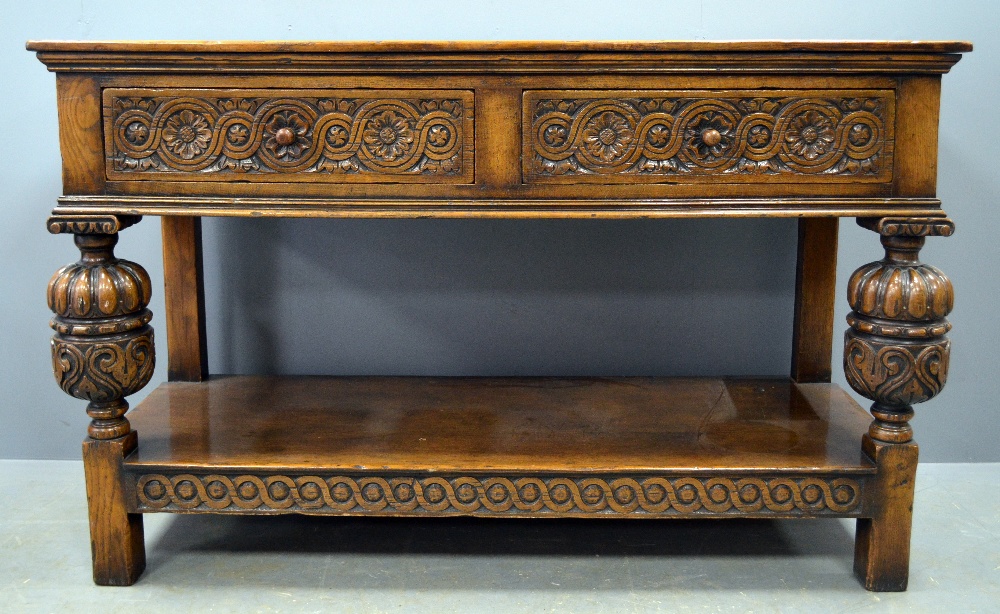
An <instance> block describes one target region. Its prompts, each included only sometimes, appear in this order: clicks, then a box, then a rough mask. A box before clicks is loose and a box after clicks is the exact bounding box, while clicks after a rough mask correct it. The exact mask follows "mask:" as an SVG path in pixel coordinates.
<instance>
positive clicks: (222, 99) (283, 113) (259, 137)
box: [103, 88, 475, 184]
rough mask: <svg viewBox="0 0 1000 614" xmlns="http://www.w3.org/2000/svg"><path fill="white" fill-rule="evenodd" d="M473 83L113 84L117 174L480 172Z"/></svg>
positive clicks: (461, 179)
mask: <svg viewBox="0 0 1000 614" xmlns="http://www.w3.org/2000/svg"><path fill="white" fill-rule="evenodd" d="M474 108H475V105H474V100H473V93H472V91H469V90H424V89H395V90H370V89H365V90H356V89H323V90H317V89H309V90H301V89H299V90H281V89H259V90H231V89H185V90H176V89H170V90H163V89H135V88H127V89H105V90H104V91H103V121H104V143H105V149H104V151H105V165H106V169H107V177H108V179H111V180H118V181H128V180H161V181H162V180H169V181H217V182H226V181H243V182H246V181H251V182H252V181H258V182H314V183H441V184H462V183H472V182H473V180H474V160H473V155H474V133H473V121H474V118H473V110H474Z"/></svg>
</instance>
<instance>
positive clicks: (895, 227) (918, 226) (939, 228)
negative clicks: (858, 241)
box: [858, 217, 955, 237]
mask: <svg viewBox="0 0 1000 614" xmlns="http://www.w3.org/2000/svg"><path fill="white" fill-rule="evenodd" d="M858 226H861V227H862V228H867V229H868V230H871V231H872V232H877V233H878V234H880V235H882V236H883V237H950V236H951V235H953V234H954V233H955V222H953V221H951V220H950V219H948V218H946V217H909V218H904V217H859V218H858Z"/></svg>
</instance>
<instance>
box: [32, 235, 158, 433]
mask: <svg viewBox="0 0 1000 614" xmlns="http://www.w3.org/2000/svg"><path fill="white" fill-rule="evenodd" d="M93 223H95V224H97V223H99V222H93ZM107 223H112V222H107ZM117 242H118V235H117V234H78V235H76V244H77V247H79V248H80V252H81V254H82V257H81V258H80V261H79V262H77V263H75V264H71V265H68V266H65V267H63V268H61V269H59V270H58V271H57V272H56V274H55V275H54V276H53V277H52V280H51V281H50V282H49V287H48V304H49V308H50V309H51V310H52V312H53V313H55V317H54V318H53V319H52V322H51V326H52V328H53V329H54V330H55V331H56V334H55V335H54V336H53V338H52V370H53V374H54V375H55V378H56V381H57V382H58V384H59V387H60V388H62V389H63V390H64V391H65V392H66V393H67V394H69V395H71V396H73V397H76V398H78V399H83V400H86V401H89V402H90V404H89V405H88V406H87V413H88V414H89V415H90V417H91V418H92V421H91V425H90V428H89V429H88V432H89V434H90V436H91V437H92V438H94V439H113V438H115V437H121V436H123V435H126V434H127V433H128V432H129V431H130V426H129V423H128V420H127V419H126V418H125V412H126V411H127V410H128V403H127V402H126V401H125V399H124V397H126V396H128V395H130V394H133V393H135V392H137V391H139V390H140V389H142V387H143V386H145V385H146V384H147V383H149V380H150V378H151V377H152V375H153V369H154V367H155V352H154V346H153V329H152V328H150V326H149V325H148V322H149V321H150V319H151V318H152V313H150V311H149V310H148V309H147V308H146V305H148V304H149V299H150V295H151V292H152V284H151V283H150V279H149V275H148V274H147V273H146V271H145V270H144V269H143V268H142V267H141V266H139V265H138V264H136V263H134V262H129V261H127V260H119V259H117V258H115V256H114V246H115V244H116V243H117Z"/></svg>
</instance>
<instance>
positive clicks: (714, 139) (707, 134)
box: [701, 128, 722, 147]
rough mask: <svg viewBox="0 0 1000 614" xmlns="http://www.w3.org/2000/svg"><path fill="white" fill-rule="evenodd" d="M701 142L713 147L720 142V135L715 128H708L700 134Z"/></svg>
mask: <svg viewBox="0 0 1000 614" xmlns="http://www.w3.org/2000/svg"><path fill="white" fill-rule="evenodd" d="M701 141H702V142H703V143H705V144H706V145H708V146H709V147H715V146H716V145H718V144H719V143H720V142H722V135H721V134H719V131H718V130H716V129H715V128H709V129H708V130H705V131H704V132H702V133H701Z"/></svg>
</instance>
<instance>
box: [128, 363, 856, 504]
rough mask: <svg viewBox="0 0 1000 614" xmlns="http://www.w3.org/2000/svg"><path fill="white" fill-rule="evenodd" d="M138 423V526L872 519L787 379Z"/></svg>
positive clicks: (819, 404)
mask: <svg viewBox="0 0 1000 614" xmlns="http://www.w3.org/2000/svg"><path fill="white" fill-rule="evenodd" d="M128 417H129V419H130V421H131V422H132V425H133V428H134V429H135V430H136V431H138V435H139V446H138V448H137V449H136V450H135V451H134V452H132V453H131V454H130V455H129V456H127V457H126V459H125V472H126V475H127V476H129V480H128V486H129V491H128V493H127V494H128V496H129V499H130V510H131V511H136V512H155V511H170V512H234V513H244V514H247V513H250V514H254V513H256V514H262V513H263V514H267V513H289V512H296V513H312V514H347V515H350V514H375V515H436V516H445V515H485V516H563V517H565V516H587V517H591V516H608V517H621V516H627V517H691V516H741V517H746V516H766V517H802V516H806V517H810V516H864V515H865V514H866V508H867V507H868V504H867V502H866V496H865V485H866V484H867V483H868V481H869V480H870V479H871V477H872V476H873V475H874V473H875V467H874V464H873V463H872V461H871V460H870V459H869V458H868V457H866V456H865V455H864V454H863V453H862V452H861V445H860V444H861V437H862V435H863V434H864V433H865V432H866V430H867V428H868V424H869V422H870V421H871V417H870V416H869V415H868V413H867V412H866V411H865V410H863V409H862V408H861V407H860V406H858V405H857V403H855V402H854V401H853V399H851V398H850V397H849V396H848V395H847V394H846V393H845V392H844V391H843V390H842V389H841V388H840V387H838V386H836V385H834V384H827V383H814V384H796V383H793V382H791V381H789V380H788V379H722V378H634V377H630V378H422V377H259V376H215V377H212V378H211V379H210V380H208V381H207V382H201V383H188V382H170V383H166V384H162V385H161V386H159V387H158V388H157V389H156V390H154V391H153V392H152V393H151V394H150V395H149V397H147V398H146V399H145V400H144V401H143V402H142V403H140V404H139V405H138V406H137V407H136V408H135V409H134V410H132V411H131V412H129V414H128Z"/></svg>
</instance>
